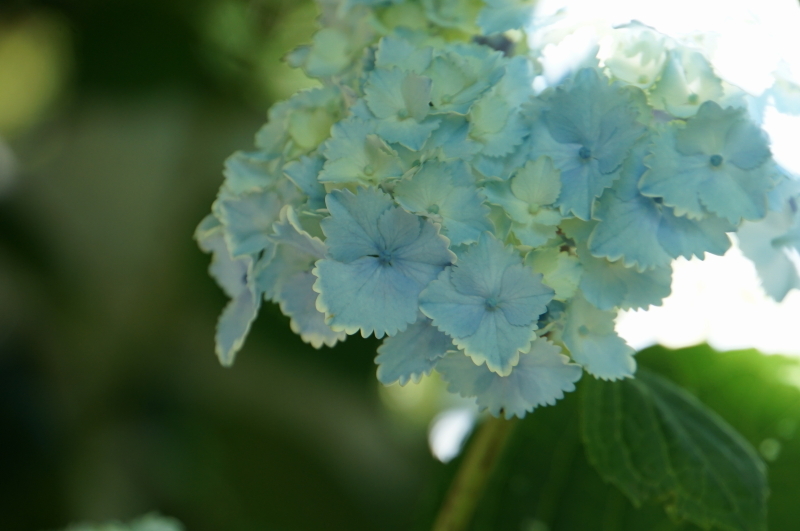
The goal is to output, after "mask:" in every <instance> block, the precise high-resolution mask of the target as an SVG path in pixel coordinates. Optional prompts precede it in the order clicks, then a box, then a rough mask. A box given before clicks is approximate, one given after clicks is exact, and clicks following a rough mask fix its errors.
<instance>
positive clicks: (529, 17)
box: [477, 0, 535, 35]
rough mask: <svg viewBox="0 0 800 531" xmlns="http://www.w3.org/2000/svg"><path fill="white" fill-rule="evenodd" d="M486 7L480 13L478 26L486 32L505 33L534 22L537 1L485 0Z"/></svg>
mask: <svg viewBox="0 0 800 531" xmlns="http://www.w3.org/2000/svg"><path fill="white" fill-rule="evenodd" d="M485 2H486V7H484V8H483V9H482V10H481V12H480V13H478V20H477V22H478V26H480V28H481V30H483V33H484V34H487V35H488V34H492V33H503V32H504V31H508V30H513V29H520V28H525V27H527V26H530V25H531V24H532V23H533V11H534V6H535V2H534V1H531V0H527V1H526V0H485Z"/></svg>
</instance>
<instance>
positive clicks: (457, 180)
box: [196, 0, 800, 418]
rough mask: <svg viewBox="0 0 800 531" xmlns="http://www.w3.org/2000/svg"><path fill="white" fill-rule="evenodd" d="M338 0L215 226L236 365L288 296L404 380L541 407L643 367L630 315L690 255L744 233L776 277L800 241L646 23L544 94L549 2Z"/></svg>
mask: <svg viewBox="0 0 800 531" xmlns="http://www.w3.org/2000/svg"><path fill="white" fill-rule="evenodd" d="M321 8H322V16H321V25H322V29H320V30H319V32H318V33H317V34H316V35H315V36H314V39H313V42H312V43H311V44H310V45H307V46H302V47H300V48H299V49H297V50H295V51H293V52H291V53H290V54H289V55H288V57H287V59H288V61H289V62H290V63H291V64H292V65H294V66H296V67H298V68H302V69H303V70H304V71H305V72H306V73H307V74H308V75H309V76H310V77H313V78H316V79H318V80H319V81H320V87H319V88H313V89H310V90H306V91H302V92H299V93H298V94H296V95H295V96H293V97H292V98H290V99H289V100H288V101H285V102H282V103H278V104H277V105H275V106H274V107H273V108H272V109H271V110H270V112H269V120H268V123H267V124H266V125H265V126H264V127H263V128H262V129H261V131H259V132H258V134H257V135H256V150H255V151H252V152H237V153H235V154H234V155H232V156H231V157H230V158H229V159H228V160H227V162H226V165H225V172H224V175H225V180H224V182H223V184H222V187H221V189H220V192H219V196H218V198H217V200H216V201H215V202H214V204H213V206H212V213H211V214H210V215H209V216H208V217H207V218H206V219H205V220H203V222H202V223H201V224H200V226H199V227H198V230H197V233H196V237H197V239H198V241H199V243H200V245H201V247H202V248H203V249H204V250H205V251H207V252H210V253H213V261H212V265H211V269H210V271H211V274H212V276H214V278H216V280H217V281H218V283H219V284H220V286H221V287H222V288H223V289H224V290H225V292H226V293H227V294H228V296H229V297H230V298H231V301H230V303H229V304H228V306H227V307H226V308H225V310H224V311H223V313H222V315H221V317H220V320H219V324H218V329H217V338H216V341H217V348H216V351H217V354H218V356H219V358H220V360H221V362H222V363H223V364H224V365H230V364H231V363H233V359H234V356H235V354H236V352H237V351H238V350H239V349H240V347H241V346H242V344H243V342H244V339H245V337H246V335H247V333H248V330H249V328H250V325H251V323H252V322H253V320H254V319H255V317H256V314H257V313H258V310H259V307H260V305H261V303H262V300H267V301H272V302H275V303H277V304H279V305H280V308H281V310H282V311H283V313H284V314H286V315H287V316H289V317H290V318H291V327H292V330H294V331H295V332H296V333H298V334H299V335H300V337H301V338H302V339H303V340H304V341H306V342H308V343H310V344H311V345H313V346H314V347H317V348H319V347H321V346H322V345H327V346H333V345H335V344H336V343H337V342H339V341H343V340H344V339H345V338H346V336H347V335H352V334H356V333H360V334H361V335H362V336H364V337H367V336H369V335H374V336H375V337H376V338H385V339H384V341H383V344H382V345H381V347H380V348H379V349H378V355H377V358H376V360H375V361H376V363H377V364H378V369H377V376H378V379H379V380H380V381H381V382H382V383H384V384H391V383H394V382H399V383H400V384H401V385H404V384H405V383H407V382H409V381H418V380H419V379H420V378H421V377H422V376H423V375H426V374H430V373H431V371H433V370H436V371H437V372H439V373H440V374H441V377H442V378H443V379H444V380H445V381H447V382H448V385H449V387H448V388H449V389H450V390H451V391H453V392H457V393H460V394H461V395H463V396H469V397H475V398H476V400H477V404H478V405H479V406H480V407H481V408H484V409H488V410H489V411H490V412H491V413H492V414H493V415H495V416H500V415H504V416H505V417H507V418H510V417H512V416H519V417H522V416H524V415H525V413H526V412H529V411H532V410H533V409H534V408H535V407H537V406H542V405H546V404H554V403H555V401H556V400H558V399H560V398H562V397H563V395H564V393H565V392H568V391H572V390H574V388H575V382H576V381H577V380H578V379H579V378H580V377H581V375H582V373H583V371H584V370H585V371H587V372H589V373H590V374H591V375H592V376H594V377H597V378H601V379H605V380H616V379H620V378H627V377H632V376H633V374H634V372H635V369H636V363H635V360H634V350H633V349H632V348H630V347H629V346H628V345H627V344H626V343H625V341H623V340H622V339H621V338H620V337H619V336H618V335H617V334H616V333H615V331H614V319H615V316H616V314H617V311H618V310H619V309H632V308H633V309H636V308H647V307H649V306H650V305H659V304H661V301H662V300H663V299H664V297H666V296H667V295H668V294H669V293H670V281H671V262H672V260H673V259H675V258H677V257H681V256H683V257H686V258H691V257H699V258H703V257H704V255H705V253H711V254H716V255H720V254H723V253H725V252H726V250H727V249H728V248H729V247H730V245H731V241H730V238H729V235H728V233H730V232H733V231H736V230H737V229H738V228H740V227H742V226H743V223H744V229H745V231H746V232H750V233H755V234H756V237H755V238H752V239H749V240H747V241H753V242H757V243H756V244H745V245H744V247H745V250H746V251H748V252H749V253H750V254H751V255H752V256H756V257H757V259H756V263H757V264H760V265H759V267H760V268H762V269H764V270H771V269H773V270H774V269H775V268H780V267H783V266H785V263H784V262H782V260H788V258H786V257H785V253H784V252H783V251H784V250H785V249H788V248H790V247H795V248H799V247H800V228H799V227H800V222H798V216H797V215H796V212H797V200H796V199H795V198H796V197H797V195H798V193H800V190H798V188H797V187H796V186H795V181H792V180H791V179H789V178H788V177H786V176H785V175H784V173H785V172H783V171H781V168H780V167H778V166H777V165H776V163H775V162H774V161H773V159H772V157H771V154H770V148H769V141H768V139H767V137H766V135H765V134H764V132H763V131H762V130H761V128H760V127H759V126H758V125H757V124H756V123H755V122H754V121H753V119H751V117H750V114H749V112H748V109H747V106H746V104H745V102H746V101H747V98H746V97H745V96H744V95H743V94H742V93H741V92H738V91H736V89H735V87H730V86H729V85H727V84H726V83H724V82H723V81H721V80H720V79H719V78H718V77H716V76H715V74H714V71H713V69H712V67H711V65H710V64H709V62H708V61H707V60H706V59H705V57H704V56H703V55H702V54H701V53H700V52H698V51H696V50H692V49H689V48H687V47H685V46H682V45H680V44H678V43H677V42H674V41H672V40H670V39H668V38H666V37H664V36H662V35H660V34H658V33H657V32H655V31H654V30H652V29H650V28H646V27H644V26H641V25H637V24H632V25H630V26H629V27H624V28H619V29H617V30H615V31H616V33H615V35H616V41H615V42H616V46H615V47H613V49H612V52H611V53H610V54H606V56H605V57H604V58H603V59H602V60H599V59H597V58H596V57H592V58H590V60H589V61H588V62H587V63H586V64H584V65H582V66H580V67H578V68H575V69H574V70H573V71H571V72H568V73H567V74H566V75H565V76H563V79H560V80H558V82H556V83H544V85H547V86H543V84H542V83H541V82H538V84H537V83H535V82H534V81H535V80H536V78H537V77H538V78H539V79H540V80H541V79H543V77H544V76H542V75H541V74H542V61H541V57H542V54H541V51H540V50H536V49H531V48H530V47H529V46H527V41H526V40H525V34H524V33H523V32H522V31H520V30H521V29H522V26H523V25H524V24H526V23H527V22H528V21H529V20H530V19H531V14H532V4H530V3H529V2H524V1H520V0H487V1H486V4H481V3H480V2H474V1H472V0H419V1H418V0H405V1H403V0H400V1H394V2H392V1H384V0H324V1H323V2H322V4H321ZM534 87H537V88H536V89H534ZM762 234H767V235H768V236H766V238H768V240H765V239H764V237H762ZM748 245H749V246H750V247H754V246H755V247H758V246H759V245H760V246H761V247H763V248H758V249H749V250H748ZM782 253H783V254H782ZM776 263H777V264H778V265H775V264H776ZM785 274H786V275H789V273H785ZM795 279H796V273H795ZM795 284H797V282H795ZM789 287H791V281H789V282H788V284H787V282H786V281H783V282H782V283H781V284H780V285H779V286H776V287H774V289H770V288H769V287H768V289H770V292H771V293H773V295H775V296H776V297H778V298H780V297H782V296H783V295H785V290H786V289H788V288H789Z"/></svg>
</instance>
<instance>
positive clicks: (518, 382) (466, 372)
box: [436, 339, 583, 419]
mask: <svg viewBox="0 0 800 531" xmlns="http://www.w3.org/2000/svg"><path fill="white" fill-rule="evenodd" d="M436 370H437V371H438V372H439V373H440V374H441V375H442V379H444V380H445V381H446V382H447V383H448V390H449V391H451V392H453V393H459V394H460V395H461V396H465V397H473V396H474V397H476V398H477V404H478V406H479V407H480V408H481V409H488V410H489V412H490V413H491V414H492V415H494V416H496V417H499V416H501V415H503V416H505V417H506V418H507V419H510V418H511V417H514V416H517V417H520V418H522V417H524V416H525V413H526V412H530V411H533V410H534V409H535V408H536V407H538V406H545V405H554V404H555V402H556V400H560V399H561V398H564V393H565V392H571V391H574V390H575V382H577V381H578V380H579V379H580V377H581V375H582V373H583V371H581V368H580V367H579V366H577V365H575V364H572V363H569V359H568V358H567V357H566V356H564V355H563V354H561V349H559V348H558V347H557V346H555V345H553V344H552V343H550V342H548V341H546V340H544V339H540V340H537V341H535V342H534V344H533V348H532V349H531V351H530V352H529V353H527V354H521V355H520V358H519V364H518V365H517V366H516V367H514V370H513V371H512V372H511V374H510V375H508V376H505V377H504V376H499V375H497V374H495V373H493V372H491V371H488V370H487V369H486V367H483V366H478V365H475V364H474V363H473V362H472V361H471V360H470V359H469V358H468V357H466V356H464V355H463V354H461V353H459V352H450V353H448V355H447V356H445V357H444V358H442V359H441V360H440V361H439V363H438V364H437V366H436Z"/></svg>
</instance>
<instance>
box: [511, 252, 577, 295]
mask: <svg viewBox="0 0 800 531" xmlns="http://www.w3.org/2000/svg"><path fill="white" fill-rule="evenodd" d="M525 264H527V265H528V266H530V267H531V269H533V270H534V271H536V272H537V273H540V274H541V275H542V276H543V279H542V282H543V283H544V284H545V285H546V286H550V287H551V288H553V290H554V291H555V295H554V296H553V298H554V299H555V300H559V301H566V300H569V299H571V298H572V297H574V296H575V293H576V292H577V291H578V286H579V285H580V281H581V275H582V274H583V267H582V266H581V263H580V261H579V260H578V258H577V257H576V256H573V255H571V254H569V253H564V252H561V251H560V250H559V249H558V248H556V247H543V248H541V249H535V250H533V251H531V252H529V253H528V255H527V256H526V257H525Z"/></svg>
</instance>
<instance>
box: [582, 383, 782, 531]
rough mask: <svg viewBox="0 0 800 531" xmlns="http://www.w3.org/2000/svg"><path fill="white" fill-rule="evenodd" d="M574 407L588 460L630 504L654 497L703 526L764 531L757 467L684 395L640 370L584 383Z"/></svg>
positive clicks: (722, 426) (749, 451) (739, 442)
mask: <svg viewBox="0 0 800 531" xmlns="http://www.w3.org/2000/svg"><path fill="white" fill-rule="evenodd" d="M581 409H582V412H581V413H582V414H581V428H582V432H583V440H584V444H585V446H586V452H587V456H588V459H589V461H590V462H591V463H592V464H593V465H594V466H595V468H596V469H597V470H598V472H599V473H600V475H601V476H603V478H604V479H605V480H606V481H609V482H611V483H613V484H614V485H616V486H617V487H619V488H620V490H622V491H623V493H625V494H626V495H627V496H628V498H630V500H631V501H632V502H633V503H634V505H637V506H639V505H641V504H642V503H644V502H645V501H647V500H649V499H655V500H657V501H661V502H662V503H664V505H665V508H666V510H667V512H668V513H669V514H670V516H671V517H673V519H675V520H677V521H680V520H688V521H691V522H693V523H695V524H697V525H699V526H700V527H704V528H711V527H713V526H716V527H718V528H720V529H726V530H730V531H762V530H766V529H767V523H766V513H767V495H768V487H767V478H766V467H765V465H764V463H763V462H762V461H761V459H760V458H759V457H758V456H757V454H756V452H755V450H754V449H753V448H752V447H751V446H750V444H749V443H747V441H745V440H744V439H743V438H742V436H740V435H739V434H738V433H737V432H736V431H735V430H734V429H733V428H731V427H730V426H729V425H728V424H727V423H726V422H725V421H724V420H722V419H721V418H720V417H719V416H717V415H716V414H715V413H714V412H712V411H711V410H709V409H708V408H706V407H705V406H704V405H703V404H702V403H700V401H698V400H697V399H696V398H694V397H693V396H692V395H690V394H689V393H687V392H686V391H684V390H682V389H680V388H679V387H677V386H675V385H673V384H672V383H670V382H669V381H667V380H665V379H663V378H661V377H659V376H656V375H655V374H653V373H650V372H647V371H645V370H640V371H639V372H638V373H637V375H636V378H635V379H633V380H625V381H621V382H615V383H606V382H600V381H597V380H591V379H588V380H587V382H586V384H584V386H583V392H582V404H581Z"/></svg>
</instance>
